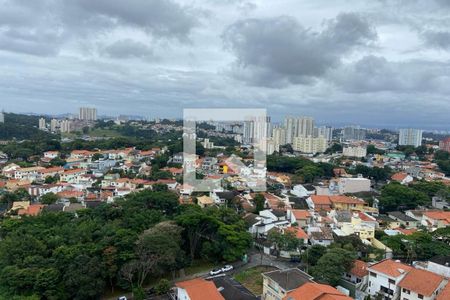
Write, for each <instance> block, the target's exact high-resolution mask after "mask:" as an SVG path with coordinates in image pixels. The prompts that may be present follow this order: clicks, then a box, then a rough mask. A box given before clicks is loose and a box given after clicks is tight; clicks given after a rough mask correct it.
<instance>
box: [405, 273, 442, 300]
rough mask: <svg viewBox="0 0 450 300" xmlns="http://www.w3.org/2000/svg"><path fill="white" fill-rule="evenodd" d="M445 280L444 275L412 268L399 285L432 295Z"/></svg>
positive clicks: (418, 292)
mask: <svg viewBox="0 0 450 300" xmlns="http://www.w3.org/2000/svg"><path fill="white" fill-rule="evenodd" d="M443 280H444V277H442V276H440V275H438V274H435V273H432V272H430V271H426V270H420V269H412V270H411V271H409V272H408V274H406V275H405V277H404V278H403V279H402V281H400V283H399V284H398V285H399V286H400V287H402V288H405V289H407V290H410V291H414V292H416V293H417V294H421V295H424V296H431V295H432V294H433V292H434V291H435V290H436V289H437V288H438V287H439V285H440V284H441V282H442V281H443Z"/></svg>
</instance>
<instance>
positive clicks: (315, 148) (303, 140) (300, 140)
mask: <svg viewBox="0 0 450 300" xmlns="http://www.w3.org/2000/svg"><path fill="white" fill-rule="evenodd" d="M327 147H328V143H327V140H326V139H325V138H324V137H318V138H314V137H312V136H308V137H295V138H294V142H293V144H292V148H293V149H294V150H295V151H300V152H303V153H322V152H325V150H326V149H327Z"/></svg>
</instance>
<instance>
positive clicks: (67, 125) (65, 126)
mask: <svg viewBox="0 0 450 300" xmlns="http://www.w3.org/2000/svg"><path fill="white" fill-rule="evenodd" d="M59 131H60V132H61V133H70V132H71V131H72V121H71V120H62V121H61V122H60V124H59Z"/></svg>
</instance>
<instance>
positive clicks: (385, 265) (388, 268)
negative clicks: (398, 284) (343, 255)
mask: <svg viewBox="0 0 450 300" xmlns="http://www.w3.org/2000/svg"><path fill="white" fill-rule="evenodd" d="M411 269H412V267H411V266H408V265H405V264H402V263H401V262H397V261H394V260H392V259H385V260H382V261H380V262H378V263H376V264H374V265H372V266H370V267H369V271H370V270H374V271H376V272H379V273H383V274H385V275H388V276H390V277H394V278H395V277H399V276H400V275H402V274H404V273H405V272H408V271H410V270H411Z"/></svg>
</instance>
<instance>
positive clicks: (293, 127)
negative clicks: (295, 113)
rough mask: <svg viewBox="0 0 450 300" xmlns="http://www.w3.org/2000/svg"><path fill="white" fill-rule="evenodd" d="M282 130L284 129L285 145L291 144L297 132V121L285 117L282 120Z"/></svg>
mask: <svg viewBox="0 0 450 300" xmlns="http://www.w3.org/2000/svg"><path fill="white" fill-rule="evenodd" d="M284 128H285V129H286V144H292V142H293V141H294V137H296V136H297V132H298V129H297V128H298V121H297V119H296V118H293V117H286V118H285V119H284Z"/></svg>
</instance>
